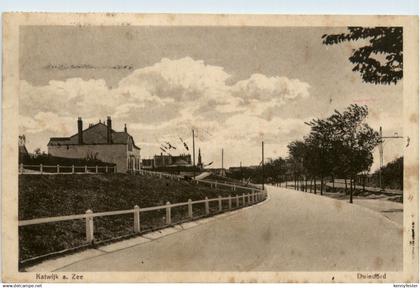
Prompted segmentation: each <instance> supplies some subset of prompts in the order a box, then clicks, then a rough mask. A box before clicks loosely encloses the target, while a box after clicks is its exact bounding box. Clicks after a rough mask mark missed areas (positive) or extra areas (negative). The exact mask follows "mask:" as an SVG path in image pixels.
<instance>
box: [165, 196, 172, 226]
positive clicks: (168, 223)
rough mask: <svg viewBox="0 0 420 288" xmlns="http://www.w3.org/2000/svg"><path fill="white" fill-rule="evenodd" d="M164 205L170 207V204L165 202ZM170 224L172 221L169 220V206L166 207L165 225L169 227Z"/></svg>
mask: <svg viewBox="0 0 420 288" xmlns="http://www.w3.org/2000/svg"><path fill="white" fill-rule="evenodd" d="M166 205H171V202H169V201H168V202H166ZM171 222H172V219H171V207H170V206H169V207H166V224H167V225H170V224H171Z"/></svg>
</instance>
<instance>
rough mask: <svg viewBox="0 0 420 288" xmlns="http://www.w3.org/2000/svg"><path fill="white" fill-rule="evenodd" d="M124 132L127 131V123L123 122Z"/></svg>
mask: <svg viewBox="0 0 420 288" xmlns="http://www.w3.org/2000/svg"><path fill="white" fill-rule="evenodd" d="M124 132H125V133H127V124H124Z"/></svg>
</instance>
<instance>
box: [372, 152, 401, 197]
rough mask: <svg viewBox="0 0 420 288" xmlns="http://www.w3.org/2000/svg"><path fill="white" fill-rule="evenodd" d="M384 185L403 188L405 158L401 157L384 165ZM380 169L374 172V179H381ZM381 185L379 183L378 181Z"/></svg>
mask: <svg viewBox="0 0 420 288" xmlns="http://www.w3.org/2000/svg"><path fill="white" fill-rule="evenodd" d="M381 172H382V181H383V183H382V185H383V187H388V188H391V189H399V190H402V189H403V182H404V158H403V157H399V158H397V159H395V160H394V161H392V162H390V163H388V164H387V165H385V166H384V167H382V171H381ZM378 174H379V170H377V171H375V173H373V175H372V176H373V177H372V179H375V180H376V179H379V176H378ZM376 186H379V183H378V182H377V183H376Z"/></svg>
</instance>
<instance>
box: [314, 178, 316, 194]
mask: <svg viewBox="0 0 420 288" xmlns="http://www.w3.org/2000/svg"><path fill="white" fill-rule="evenodd" d="M314 194H316V177H314Z"/></svg>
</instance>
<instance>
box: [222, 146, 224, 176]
mask: <svg viewBox="0 0 420 288" xmlns="http://www.w3.org/2000/svg"><path fill="white" fill-rule="evenodd" d="M222 176H224V169H223V148H222Z"/></svg>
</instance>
